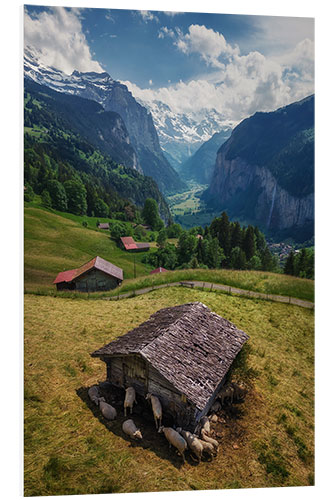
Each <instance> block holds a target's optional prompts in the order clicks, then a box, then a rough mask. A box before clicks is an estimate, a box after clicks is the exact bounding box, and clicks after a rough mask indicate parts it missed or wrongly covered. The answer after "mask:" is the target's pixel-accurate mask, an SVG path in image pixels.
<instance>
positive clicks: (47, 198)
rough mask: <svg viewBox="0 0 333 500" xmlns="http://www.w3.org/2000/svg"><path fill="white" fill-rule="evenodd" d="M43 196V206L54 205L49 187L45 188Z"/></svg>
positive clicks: (49, 206)
mask: <svg viewBox="0 0 333 500" xmlns="http://www.w3.org/2000/svg"><path fill="white" fill-rule="evenodd" d="M41 198H42V205H43V207H46V208H51V207H52V200H51V196H50V193H49V192H48V190H47V189H43V191H42V194H41Z"/></svg>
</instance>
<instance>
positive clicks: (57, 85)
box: [24, 48, 185, 193]
mask: <svg viewBox="0 0 333 500" xmlns="http://www.w3.org/2000/svg"><path fill="white" fill-rule="evenodd" d="M24 75H25V78H26V79H30V80H33V81H34V82H36V83H39V84H41V85H46V86H47V87H49V88H51V89H53V90H56V91H57V92H63V93H66V94H71V95H74V96H79V97H83V98H86V99H89V100H92V101H95V102H97V103H98V104H100V105H101V106H102V107H103V109H104V110H105V111H111V112H115V113H118V114H119V115H120V117H121V119H122V120H123V123H124V125H125V128H126V130H127V132H128V137H129V145H130V146H131V147H132V149H133V150H134V152H135V155H134V156H132V158H133V162H132V167H133V168H135V169H137V170H138V171H139V172H142V173H144V174H145V175H148V176H151V177H152V178H153V179H155V180H156V182H157V184H158V186H159V188H160V189H161V190H162V191H163V192H164V193H170V192H175V191H178V192H179V191H180V190H181V189H184V188H185V184H184V183H183V181H182V180H181V179H180V177H179V175H178V173H177V172H176V171H175V170H174V169H173V168H172V166H171V165H170V164H169V162H168V160H167V159H166V158H165V156H164V154H163V151H162V149H161V147H160V144H159V139H158V136H157V132H156V129H155V126H154V123H153V119H152V116H151V114H150V113H149V112H148V111H147V109H146V108H145V107H144V106H142V105H141V104H139V103H138V102H137V101H136V100H135V99H134V97H133V96H132V94H131V93H130V92H129V91H128V89H127V87H126V86H125V85H123V84H121V83H120V82H118V81H116V80H113V79H112V78H111V76H110V75H109V74H108V73H105V72H104V73H95V72H85V73H83V72H79V71H73V73H72V74H71V75H67V74H65V73H64V72H62V71H60V70H57V69H55V68H52V67H49V66H46V65H44V64H42V63H41V61H40V58H39V55H38V52H37V51H36V50H34V49H32V48H26V49H25V53H24Z"/></svg>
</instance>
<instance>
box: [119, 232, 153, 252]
mask: <svg viewBox="0 0 333 500" xmlns="http://www.w3.org/2000/svg"><path fill="white" fill-rule="evenodd" d="M120 241H121V243H122V245H123V247H124V249H125V250H127V251H132V252H133V251H134V252H142V251H145V250H149V248H150V245H149V243H137V242H136V241H134V239H133V238H132V236H123V237H121V238H120Z"/></svg>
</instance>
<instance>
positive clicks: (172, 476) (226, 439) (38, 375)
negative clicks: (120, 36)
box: [24, 289, 314, 495]
mask: <svg viewBox="0 0 333 500" xmlns="http://www.w3.org/2000/svg"><path fill="white" fill-rule="evenodd" d="M194 300H200V301H202V302H203V303H205V304H206V305H207V306H209V307H210V308H211V309H212V310H213V311H215V312H217V313H218V314H221V315H222V316H224V317H226V318H227V319H229V320H231V321H233V322H234V323H235V324H236V325H237V326H238V327H239V328H241V329H243V330H244V331H246V332H247V333H248V334H249V335H250V341H249V345H250V355H249V364H250V367H251V368H253V369H255V370H257V377H256V378H255V379H254V380H253V389H252V390H251V391H250V393H249V394H248V396H247V398H246V400H245V403H244V404H242V405H239V406H240V407H241V415H240V418H238V419H236V420H227V423H226V424H225V425H223V427H222V430H221V433H222V445H221V447H220V451H219V454H218V456H217V457H216V458H215V459H214V460H213V461H212V462H206V461H204V462H202V463H201V464H200V465H199V466H193V462H191V460H190V459H189V458H188V459H187V461H186V463H185V465H183V466H182V465H181V461H180V458H179V457H178V456H177V455H176V454H175V452H174V450H173V449H172V450H169V448H168V445H167V443H166V441H165V439H164V438H163V437H162V436H161V435H158V434H156V431H155V430H154V426H153V425H154V424H153V420H152V419H151V421H149V422H140V416H139V415H137V414H136V413H134V418H135V420H136V421H138V422H140V425H141V428H142V431H143V435H144V440H143V442H142V443H139V444H135V443H134V444H132V443H131V442H130V441H129V440H128V439H126V438H125V437H124V435H123V434H122V431H121V423H122V421H123V415H122V413H121V414H120V416H119V418H118V419H117V421H115V422H112V423H106V422H105V421H104V420H103V419H101V418H98V412H97V410H96V408H95V409H93V408H92V406H91V405H89V403H88V402H87V400H86V397H83V399H81V398H80V397H79V395H78V394H77V391H79V393H80V389H81V391H82V388H85V387H88V386H90V385H92V384H94V383H95V382H97V381H98V380H104V379H105V366H104V363H102V362H101V361H99V360H98V359H93V358H91V357H90V355H89V354H90V353H91V352H92V351H93V350H95V349H96V348H98V347H100V346H101V345H103V344H105V343H107V342H109V341H110V340H112V339H114V338H116V337H117V336H118V335H121V334H123V333H125V332H126V331H128V330H129V329H131V328H133V327H135V326H137V325H138V324H140V323H141V322H142V321H144V320H146V319H147V318H148V317H149V315H150V314H152V313H153V312H155V311H156V310H158V309H160V308H161V307H166V306H173V305H176V304H181V303H185V302H189V301H194ZM313 343H314V339H313V311H310V310H306V309H302V308H300V307H296V306H290V305H286V304H277V303H270V302H265V301H260V300H255V299H247V298H239V297H234V296H228V295H225V294H221V293H216V292H209V291H207V292H202V291H199V290H190V289H163V290H156V291H155V292H152V293H150V294H147V295H143V296H140V297H135V298H132V299H128V300H123V301H120V302H109V301H103V300H96V301H89V302H87V301H85V300H71V299H66V300H65V299H61V298H59V297H56V298H55V297H43V296H35V295H25V359H24V362H25V495H62V494H70V493H72V494H83V493H90V494H93V493H108V492H134V491H167V490H190V489H219V488H232V487H233V488H239V487H243V488H248V487H268V486H282V485H284V486H289V485H308V484H311V483H312V482H313V453H314V442H313V432H314V429H313V426H314V415H313V411H314V408H313V396H314V395H313V391H314V367H313V364H314V360H313V354H314V345H313ZM50 353H52V355H50ZM83 394H84V392H83ZM235 444H236V445H237V446H238V448H237V447H236V448H234V445H235ZM191 464H192V465H191Z"/></svg>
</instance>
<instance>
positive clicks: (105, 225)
mask: <svg viewBox="0 0 333 500" xmlns="http://www.w3.org/2000/svg"><path fill="white" fill-rule="evenodd" d="M98 229H110V224H109V223H108V222H100V223H99V224H98Z"/></svg>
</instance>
